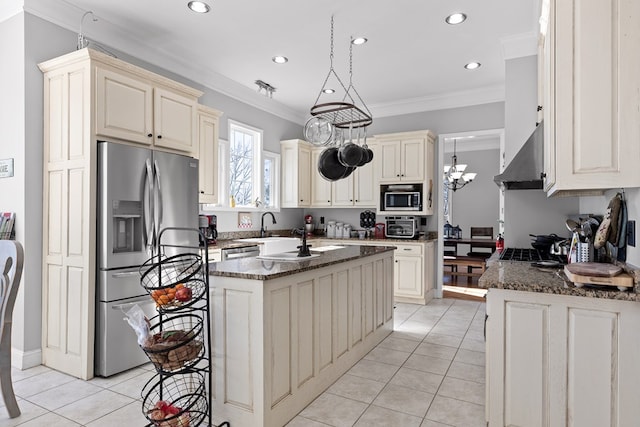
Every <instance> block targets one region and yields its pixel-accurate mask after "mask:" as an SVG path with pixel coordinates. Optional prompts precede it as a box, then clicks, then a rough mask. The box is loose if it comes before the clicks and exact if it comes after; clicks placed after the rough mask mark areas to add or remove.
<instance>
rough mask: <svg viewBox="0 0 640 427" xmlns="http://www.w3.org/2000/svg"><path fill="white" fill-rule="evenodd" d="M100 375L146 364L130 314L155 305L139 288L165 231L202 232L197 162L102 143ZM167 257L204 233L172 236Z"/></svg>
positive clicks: (165, 240) (168, 238) (168, 236)
mask: <svg viewBox="0 0 640 427" xmlns="http://www.w3.org/2000/svg"><path fill="white" fill-rule="evenodd" d="M97 195H98V200H97V208H98V214H97V218H98V223H97V236H98V239H97V248H96V255H97V269H96V270H97V276H98V277H97V280H96V283H97V292H96V295H97V297H96V299H97V301H96V304H97V306H96V345H95V374H96V375H100V376H105V377H106V376H110V375H113V374H116V373H119V372H122V371H124V370H127V369H130V368H133V367H135V366H138V365H141V364H143V363H146V362H148V359H147V357H146V355H145V353H144V352H143V351H142V350H141V349H140V347H139V346H138V343H137V338H136V335H135V333H134V331H133V329H132V328H131V327H130V326H129V324H128V323H127V322H126V321H125V320H124V317H125V315H124V313H125V312H126V311H128V310H129V309H130V308H131V307H132V306H133V305H135V304H138V305H139V306H140V307H141V308H142V309H143V310H144V312H145V313H146V315H147V317H149V318H151V317H152V316H154V315H155V314H156V311H155V303H154V302H153V300H152V299H151V298H150V297H149V296H148V295H147V294H146V292H145V291H144V289H143V288H142V286H141V285H140V266H141V265H142V264H143V263H144V262H145V261H147V260H148V259H149V258H150V257H152V256H153V255H155V254H156V251H157V243H158V237H159V236H158V235H159V232H160V231H161V230H162V229H164V228H166V227H185V228H192V229H197V228H198V160H196V159H193V158H191V157H187V156H181V155H177V154H170V153H165V152H159V151H153V150H149V149H145V148H138V147H133V146H129V145H124V144H118V143H113V142H106V141H98V191H97ZM161 243H162V244H166V245H168V246H171V247H174V248H168V249H167V250H166V251H164V252H165V254H167V255H169V256H170V255H173V254H175V253H179V252H184V251H185V250H187V249H182V250H181V249H179V248H177V247H179V246H184V247H192V248H193V247H197V246H198V243H199V242H198V234H197V233H195V232H188V231H173V230H172V231H167V232H165V233H164V234H163V235H162V242H161Z"/></svg>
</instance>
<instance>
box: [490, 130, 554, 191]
mask: <svg viewBox="0 0 640 427" xmlns="http://www.w3.org/2000/svg"><path fill="white" fill-rule="evenodd" d="M543 130H544V125H543V123H542V122H540V124H539V125H538V126H536V128H535V130H534V131H533V133H532V134H531V136H530V137H529V138H528V139H527V141H526V142H525V143H524V145H523V146H522V148H521V149H520V151H518V153H517V154H516V155H515V157H514V158H513V160H511V163H509V165H508V166H507V167H506V168H505V170H504V172H502V173H501V174H500V175H496V176H494V177H493V181H494V182H495V183H496V184H497V185H498V186H499V187H504V188H505V189H507V190H540V189H542V177H541V174H542V168H543V157H542V155H543V146H542V144H543Z"/></svg>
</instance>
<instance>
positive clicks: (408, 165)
mask: <svg viewBox="0 0 640 427" xmlns="http://www.w3.org/2000/svg"><path fill="white" fill-rule="evenodd" d="M424 144H425V141H424V139H410V140H406V141H402V145H401V149H402V153H401V158H402V167H401V170H400V180H401V181H412V182H419V181H424V166H425V160H424Z"/></svg>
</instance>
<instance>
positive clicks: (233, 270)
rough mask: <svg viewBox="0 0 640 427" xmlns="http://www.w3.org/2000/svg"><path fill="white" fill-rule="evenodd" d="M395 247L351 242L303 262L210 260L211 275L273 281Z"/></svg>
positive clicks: (249, 259) (251, 259)
mask: <svg viewBox="0 0 640 427" xmlns="http://www.w3.org/2000/svg"><path fill="white" fill-rule="evenodd" d="M393 250H395V247H394V246H360V245H350V246H346V247H344V248H342V249H335V250H330V251H324V252H320V256H318V257H314V258H310V259H304V258H303V259H302V260H301V261H274V260H267V259H259V258H238V259H232V260H228V261H224V262H216V263H210V264H209V274H210V275H211V276H222V277H238V278H242V279H251V280H271V279H277V278H278V277H284V276H289V275H292V274H297V273H301V272H303V271H308V270H314V269H317V268H322V267H326V266H329V265H332V264H339V263H342V262H346V261H351V260H354V259H358V258H363V257H368V256H373V255H377V254H380V253H383V252H389V251H393ZM315 253H318V252H315ZM213 280H215V279H213Z"/></svg>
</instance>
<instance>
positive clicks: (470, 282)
mask: <svg viewBox="0 0 640 427" xmlns="http://www.w3.org/2000/svg"><path fill="white" fill-rule="evenodd" d="M447 273H448V272H447V271H444V272H443V274H442V293H443V295H442V296H443V297H444V298H455V299H463V300H469V301H482V302H484V296H485V294H486V293H487V290H486V289H483V288H479V287H478V277H471V278H467V277H462V276H451V275H450V274H447Z"/></svg>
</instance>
